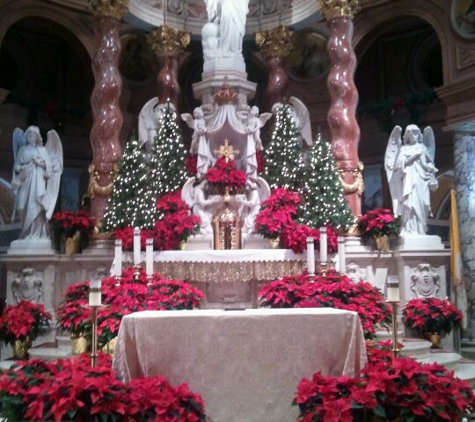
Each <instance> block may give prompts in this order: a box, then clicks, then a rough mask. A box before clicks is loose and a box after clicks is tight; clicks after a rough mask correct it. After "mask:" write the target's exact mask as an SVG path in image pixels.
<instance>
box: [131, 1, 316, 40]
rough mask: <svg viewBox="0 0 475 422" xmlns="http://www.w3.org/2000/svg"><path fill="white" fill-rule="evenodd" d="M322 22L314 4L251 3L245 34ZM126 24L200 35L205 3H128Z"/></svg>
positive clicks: (203, 21)
mask: <svg viewBox="0 0 475 422" xmlns="http://www.w3.org/2000/svg"><path fill="white" fill-rule="evenodd" d="M321 19H322V17H321V15H320V13H319V12H318V9H317V2H316V1H309V0H250V2H249V14H248V16H247V24H246V33H247V34H253V33H254V31H258V30H260V29H270V28H274V27H276V26H278V25H279V24H282V25H287V26H292V27H294V28H299V27H303V26H306V25H308V23H310V22H315V21H319V20H321ZM125 20H126V21H128V22H129V23H130V24H132V25H133V26H135V27H141V28H143V29H151V28H154V27H157V26H159V25H162V24H163V23H166V24H167V25H168V26H171V27H174V28H177V29H185V30H187V31H190V32H191V33H192V34H193V35H200V34H201V29H202V27H203V25H204V24H205V23H206V22H207V16H206V8H205V2H204V0H130V3H129V13H128V15H127V16H126V17H125Z"/></svg>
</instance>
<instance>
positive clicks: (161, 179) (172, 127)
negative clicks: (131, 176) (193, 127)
mask: <svg viewBox="0 0 475 422" xmlns="http://www.w3.org/2000/svg"><path fill="white" fill-rule="evenodd" d="M154 141H155V142H154V144H153V148H152V158H151V160H150V169H151V173H150V176H151V179H152V183H153V191H154V194H155V198H157V199H159V198H160V197H161V196H163V195H164V194H166V193H171V192H175V191H177V190H179V189H181V188H182V187H183V185H184V184H185V182H186V179H187V176H186V166H185V158H186V150H185V146H184V144H183V141H182V137H181V133H180V128H179V126H178V123H177V114H176V112H175V108H174V107H173V104H172V103H170V102H169V101H168V102H167V103H166V104H165V106H164V114H163V117H162V118H161V119H160V126H159V128H158V133H157V136H156V137H155V140H154Z"/></svg>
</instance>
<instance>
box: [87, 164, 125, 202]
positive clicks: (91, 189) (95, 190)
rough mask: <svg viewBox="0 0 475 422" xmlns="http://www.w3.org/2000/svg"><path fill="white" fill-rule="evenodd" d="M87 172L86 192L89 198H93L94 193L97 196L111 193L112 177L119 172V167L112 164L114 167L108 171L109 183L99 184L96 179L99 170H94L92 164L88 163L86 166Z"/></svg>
mask: <svg viewBox="0 0 475 422" xmlns="http://www.w3.org/2000/svg"><path fill="white" fill-rule="evenodd" d="M88 172H89V185H88V187H87V192H88V194H89V196H90V197H91V198H94V196H95V195H99V196H110V195H111V194H112V188H113V186H114V177H115V175H116V174H117V173H118V172H119V167H118V166H117V164H114V169H113V170H112V171H111V172H109V178H110V183H109V184H107V185H105V186H101V185H100V184H99V182H98V181H97V180H98V179H99V172H98V171H96V170H95V167H94V164H90V165H89V167H88Z"/></svg>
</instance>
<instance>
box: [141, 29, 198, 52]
mask: <svg viewBox="0 0 475 422" xmlns="http://www.w3.org/2000/svg"><path fill="white" fill-rule="evenodd" d="M190 40H191V38H190V33H189V32H185V31H180V30H179V29H174V28H170V27H169V26H166V25H160V26H159V27H158V28H157V29H154V30H153V31H151V32H150V34H148V35H147V42H148V43H149V45H150V47H151V48H152V50H153V51H154V52H155V54H156V55H157V56H158V57H173V56H177V55H178V54H179V53H181V52H183V51H184V50H185V49H186V48H187V47H188V46H189V45H190Z"/></svg>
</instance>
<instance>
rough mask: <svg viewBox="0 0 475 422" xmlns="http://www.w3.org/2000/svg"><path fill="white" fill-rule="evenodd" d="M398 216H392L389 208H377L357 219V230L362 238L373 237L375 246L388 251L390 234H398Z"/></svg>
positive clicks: (399, 225)
mask: <svg viewBox="0 0 475 422" xmlns="http://www.w3.org/2000/svg"><path fill="white" fill-rule="evenodd" d="M400 227H401V224H400V218H399V217H397V218H396V217H394V215H393V213H392V212H391V210H389V209H386V208H377V209H374V210H371V211H368V212H367V213H366V214H363V215H362V216H361V217H360V218H359V220H358V230H359V232H360V233H361V237H363V239H366V240H368V239H374V241H375V243H376V248H377V249H378V250H381V251H389V238H390V236H397V235H398V234H399V230H400Z"/></svg>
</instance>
